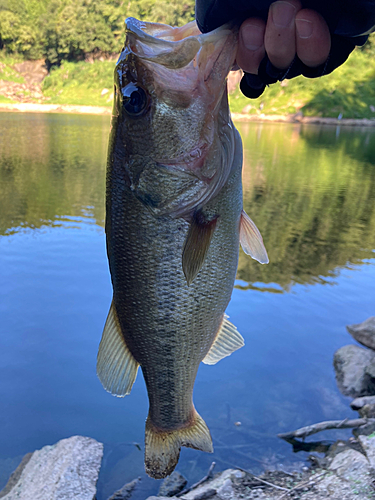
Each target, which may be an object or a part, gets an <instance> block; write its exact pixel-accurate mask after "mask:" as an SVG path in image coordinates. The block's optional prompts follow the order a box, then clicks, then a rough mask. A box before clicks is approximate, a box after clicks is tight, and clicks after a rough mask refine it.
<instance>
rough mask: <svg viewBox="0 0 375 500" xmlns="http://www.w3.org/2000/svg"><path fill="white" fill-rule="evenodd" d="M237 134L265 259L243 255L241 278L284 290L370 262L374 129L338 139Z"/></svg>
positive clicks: (321, 131) (312, 130)
mask: <svg viewBox="0 0 375 500" xmlns="http://www.w3.org/2000/svg"><path fill="white" fill-rule="evenodd" d="M241 133H242V136H243V140H244V149H245V155H244V156H245V168H244V175H243V183H244V205H245V209H246V211H247V212H248V213H249V214H251V217H252V218H253V219H254V220H255V222H256V223H257V225H258V227H259V229H260V230H261V232H262V235H263V238H264V241H265V244H266V247H267V250H268V254H269V258H270V263H269V264H268V265H267V266H258V265H257V264H256V263H255V262H254V261H251V260H249V259H247V258H246V256H245V255H244V254H242V253H241V255H240V262H239V269H238V277H239V278H240V279H241V280H243V281H245V282H247V283H254V282H260V283H269V284H270V283H277V284H279V285H281V286H282V287H283V288H284V289H285V290H288V289H289V288H290V286H291V285H292V284H293V283H313V282H316V281H318V282H321V283H327V282H328V280H327V278H332V277H334V276H336V274H337V272H338V268H340V267H343V266H347V265H350V264H354V263H358V262H360V261H361V260H363V259H365V258H371V257H373V252H372V250H373V248H375V169H374V168H373V165H374V163H375V148H374V147H373V143H374V141H370V140H369V137H374V138H375V136H374V131H373V130H368V129H367V130H365V131H361V130H357V129H345V130H344V129H343V130H342V131H341V133H340V136H339V137H338V138H337V137H336V133H335V127H332V128H328V127H324V128H323V127H318V126H314V127H303V126H301V125H296V126H290V127H281V126H280V125H271V126H270V125H267V127H266V129H265V126H264V125H262V124H259V125H256V126H254V125H250V124H245V125H244V126H242V127H241ZM329 282H330V283H332V281H331V280H329ZM257 289H259V287H257ZM263 289H264V290H269V289H270V287H264V288H263ZM273 289H274V291H277V288H273Z"/></svg>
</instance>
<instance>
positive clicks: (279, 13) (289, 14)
mask: <svg viewBox="0 0 375 500" xmlns="http://www.w3.org/2000/svg"><path fill="white" fill-rule="evenodd" d="M271 13H272V20H273V24H274V25H275V26H277V27H279V28H286V27H287V26H289V25H290V23H291V22H292V21H293V18H294V16H295V14H296V8H295V7H294V5H293V4H291V3H289V2H283V1H281V2H275V3H273V4H272V5H271Z"/></svg>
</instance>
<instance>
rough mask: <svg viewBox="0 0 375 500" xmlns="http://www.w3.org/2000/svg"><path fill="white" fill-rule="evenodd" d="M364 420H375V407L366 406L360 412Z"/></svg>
mask: <svg viewBox="0 0 375 500" xmlns="http://www.w3.org/2000/svg"><path fill="white" fill-rule="evenodd" d="M358 413H359V415H360V417H362V418H375V405H365V406H362V408H360V409H359V410H358Z"/></svg>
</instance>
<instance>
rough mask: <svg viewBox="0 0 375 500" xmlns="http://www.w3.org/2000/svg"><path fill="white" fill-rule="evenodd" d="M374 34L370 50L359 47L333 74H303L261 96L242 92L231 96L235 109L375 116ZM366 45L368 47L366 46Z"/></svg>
mask: <svg viewBox="0 0 375 500" xmlns="http://www.w3.org/2000/svg"><path fill="white" fill-rule="evenodd" d="M373 40H374V35H372V37H370V43H369V49H366V50H365V48H363V49H356V50H355V51H354V52H353V53H352V54H351V56H350V57H349V59H348V61H347V62H346V63H345V64H343V65H342V66H340V67H339V68H337V69H336V70H335V71H334V72H333V73H331V74H330V75H327V76H323V77H321V78H316V79H308V78H305V77H303V76H300V77H298V78H294V79H292V80H285V81H284V82H281V83H276V84H274V85H271V86H270V87H268V88H266V90H265V92H264V93H263V94H262V95H261V96H260V97H259V98H258V99H251V100H250V99H247V98H246V97H244V96H243V95H242V94H241V93H240V91H239V90H238V89H237V91H236V92H235V93H234V94H232V95H231V96H230V105H231V109H232V111H233V112H237V113H241V112H246V113H250V114H259V113H261V112H262V113H264V114H269V115H271V114H281V115H286V114H290V113H296V112H298V111H302V112H303V114H304V115H305V116H323V117H326V116H327V117H337V116H338V115H339V114H340V113H341V114H342V116H343V117H344V118H375V78H374V76H375V66H374V54H373V49H372V48H371V47H373V45H372V44H373V43H374V42H373ZM365 47H366V46H365ZM245 108H246V109H245Z"/></svg>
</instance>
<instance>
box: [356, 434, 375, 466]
mask: <svg viewBox="0 0 375 500" xmlns="http://www.w3.org/2000/svg"><path fill="white" fill-rule="evenodd" d="M358 441H359V442H360V443H361V446H362V449H363V451H364V452H365V453H366V457H367V460H368V461H369V462H370V466H371V467H372V469H373V470H374V471H375V435H370V436H358Z"/></svg>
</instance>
